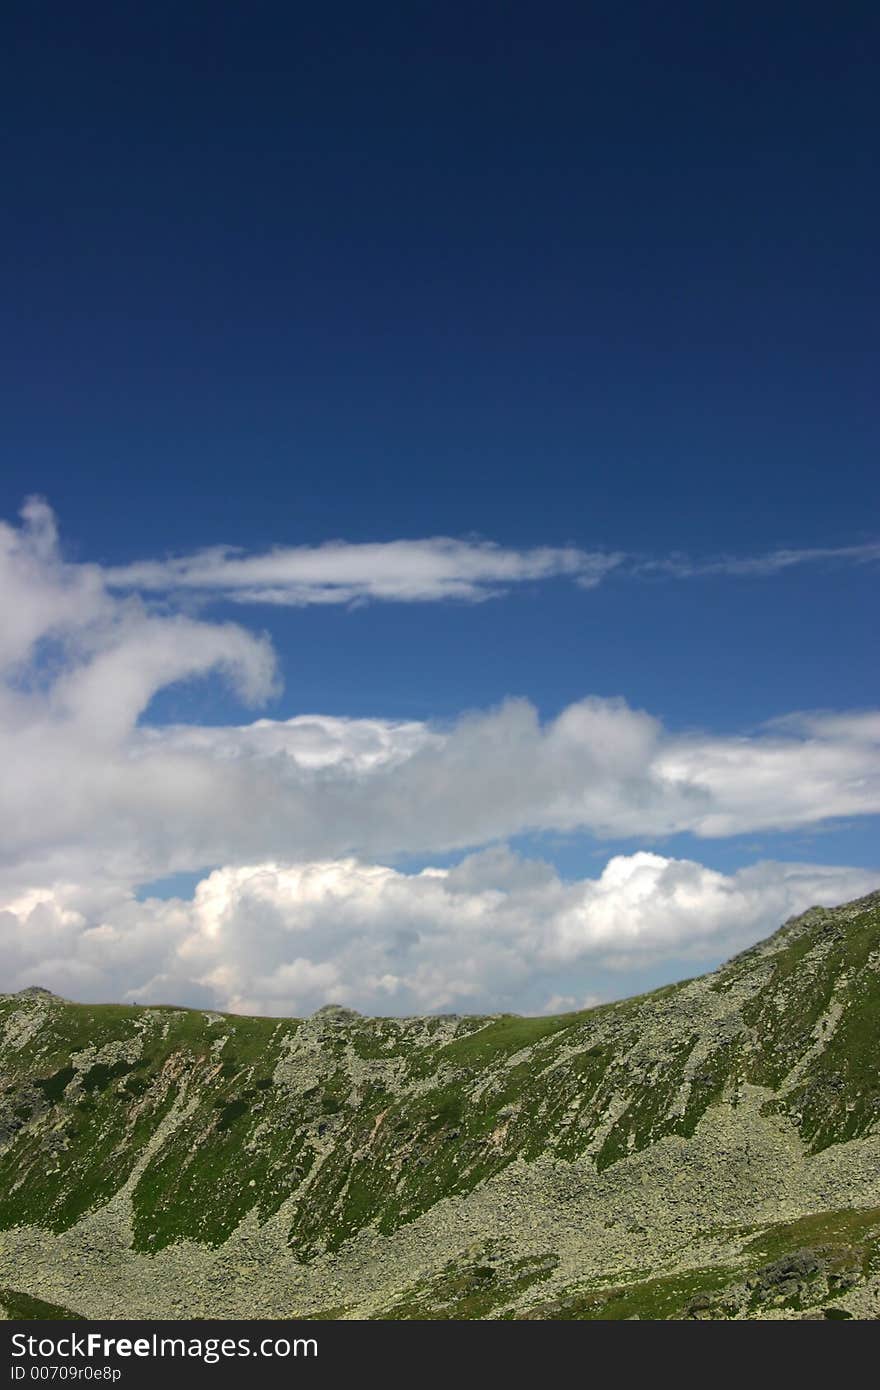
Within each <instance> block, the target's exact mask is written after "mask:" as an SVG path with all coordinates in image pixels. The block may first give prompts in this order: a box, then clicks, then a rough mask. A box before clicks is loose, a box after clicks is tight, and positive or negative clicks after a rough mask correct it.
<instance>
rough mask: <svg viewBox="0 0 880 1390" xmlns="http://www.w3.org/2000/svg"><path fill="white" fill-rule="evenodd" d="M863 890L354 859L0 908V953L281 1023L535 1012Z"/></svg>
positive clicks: (793, 880)
mask: <svg viewBox="0 0 880 1390" xmlns="http://www.w3.org/2000/svg"><path fill="white" fill-rule="evenodd" d="M875 884H876V876H872V875H871V874H869V873H866V872H865V871H864V870H860V869H849V868H838V867H828V866H822V865H814V864H809V865H807V864H775V863H764V864H759V865H755V866H754V867H752V868H749V869H745V870H741V871H740V872H739V873H736V874H732V875H724V874H720V873H717V872H715V871H714V870H711V869H708V868H706V867H704V866H703V865H701V864H697V863H694V862H692V861H688V860H678V859H668V858H665V857H663V856H661V855H657V854H646V853H636V854H633V855H628V856H616V857H614V858H612V859H611V860H609V862H608V864H607V865H606V867H605V869H604V871H603V872H602V874H601V876H600V877H599V878H597V879H589V878H587V879H581V880H578V881H575V882H566V881H564V880H563V879H561V878H560V877H559V876H558V874H557V873H556V872H555V870H553V869H552V868H551V867H550V866H549V865H547V864H543V863H541V862H536V861H526V860H522V859H518V858H517V857H516V856H515V855H513V854H512V853H511V852H510V851H509V850H505V849H498V848H496V849H493V850H490V851H487V852H484V853H480V854H477V855H473V856H470V857H469V858H467V859H465V860H464V861H462V863H461V864H459V865H458V866H456V867H455V868H453V869H433V868H431V869H424V870H422V871H421V872H419V873H411V874H405V873H401V872H399V871H395V870H394V869H391V868H388V867H385V866H382V865H376V864H365V863H362V862H359V861H357V860H353V859H347V860H337V861H319V862H313V863H305V864H287V865H282V864H278V863H263V864H251V865H239V866H238V867H235V868H223V869H219V870H216V871H215V872H213V873H211V874H210V875H208V876H207V877H206V878H205V879H203V880H202V881H201V882H200V883H199V884H198V886H197V888H196V890H195V892H194V894H193V897H192V898H191V899H189V900H181V899H173V900H170V901H161V900H158V899H151V900H148V901H146V902H138V901H136V900H135V899H134V898H133V897H131V896H130V895H126V894H122V893H115V894H111V895H108V897H107V898H106V900H105V901H103V902H101V901H96V900H95V897H94V894H92V895H91V899H90V900H89V894H87V893H86V894H84V893H82V892H81V890H79V889H77V888H76V887H73V886H70V885H68V886H67V887H65V888H62V889H58V890H56V891H55V892H53V893H43V894H31V895H28V896H26V897H22V898H21V899H20V900H19V901H17V902H13V903H10V904H9V907H8V908H7V910H6V912H5V913H0V949H2V955H3V959H4V960H5V961H6V972H7V986H8V987H11V988H18V987H22V986H24V985H26V984H30V983H33V982H38V983H41V984H43V985H45V986H47V987H50V988H55V989H56V990H59V991H61V992H64V991H66V992H68V993H70V994H73V995H74V996H76V997H87V998H103V999H112V998H119V999H123V998H128V999H136V1000H138V1001H140V1002H147V1001H152V1002H188V1003H194V1004H198V1005H202V1006H206V1005H211V1006H213V1007H218V1008H228V1009H232V1010H236V1011H240V1012H262V1013H295V1014H296V1013H306V1012H310V1011H311V1010H313V1009H315V1008H317V1007H319V1006H320V1005H322V1004H324V1003H326V1002H328V1001H329V1000H331V999H332V1000H334V1001H336V1002H339V1003H345V1004H349V1005H351V1006H353V1007H355V1008H360V1009H361V1010H363V1011H366V1012H373V1013H408V1012H426V1011H435V1010H460V1009H463V1010H468V1011H479V1010H486V1011H497V1010H500V1009H502V1008H516V1007H517V1006H520V1007H522V1006H526V1007H528V1006H529V1002H530V1001H531V1000H532V999H533V998H538V999H540V1000H541V1001H544V1002H543V1003H538V1004H536V1005H534V1006H533V1007H538V1008H542V1009H543V1011H546V1012H550V1011H551V1010H552V1011H557V1010H560V1009H562V1010H567V1009H572V1008H583V1007H586V1006H588V1005H589V1004H591V1003H594V1002H596V995H595V993H594V992H593V991H592V990H591V988H590V986H591V984H592V983H593V980H594V976H595V973H596V971H597V970H604V971H608V970H611V971H614V970H617V971H625V970H629V969H632V968H633V967H644V966H645V965H646V964H656V963H657V962H658V961H663V960H668V959H673V958H674V959H676V960H680V959H681V958H683V957H684V958H689V959H692V960H694V961H707V960H712V959H716V960H717V959H720V958H721V957H722V956H725V955H728V954H730V953H731V952H732V951H734V950H737V949H740V948H741V947H742V946H744V945H747V944H750V943H751V942H753V941H755V940H757V939H759V938H760V937H762V936H764V935H766V934H767V933H768V932H770V931H772V930H774V929H775V928H776V927H777V926H778V925H779V924H780V923H781V922H782V921H783V920H784V919H785V918H786V917H788V916H790V915H791V914H792V913H794V912H799V911H802V910H803V909H805V908H806V907H808V906H810V905H812V904H814V903H835V902H838V901H841V900H843V899H846V898H851V897H854V896H857V895H859V894H861V893H864V892H867V891H868V890H869V889H870V888H872V887H873V886H874V885H875ZM560 979H562V980H564V982H565V985H566V990H565V992H564V993H560V992H559V990H558V989H555V990H554V987H553V986H554V982H556V981H558V980H560Z"/></svg>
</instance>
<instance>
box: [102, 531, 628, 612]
mask: <svg viewBox="0 0 880 1390" xmlns="http://www.w3.org/2000/svg"><path fill="white" fill-rule="evenodd" d="M621 559H622V557H621V556H618V555H609V554H604V553H602V552H598V551H596V552H590V551H584V550H579V549H577V548H576V547H574V546H556V547H553V546H544V547H540V548H537V549H533V550H510V549H505V548H504V547H503V546H500V545H495V544H494V543H493V542H491V541H484V540H456V539H453V538H451V537H449V536H434V537H430V538H428V539H425V540H412V541H409V540H397V541H384V542H374V543H365V544H360V545H353V544H349V543H347V542H346V541H328V542H327V543H326V544H324V545H319V546H277V547H276V548H275V549H274V550H270V551H267V552H266V553H265V554H263V555H243V554H242V553H241V552H240V551H237V550H235V549H233V548H232V547H227V546H218V547H214V548H212V549H209V550H200V551H197V552H196V553H195V554H193V555H184V556H177V557H175V558H172V559H169V560H160V561H156V560H147V561H143V562H141V563H137V564H133V565H125V566H120V567H117V568H114V569H109V570H107V571H106V576H105V577H106V580H107V583H108V585H109V586H110V587H111V588H114V589H127V590H137V591H140V592H159V593H173V592H181V591H187V590H190V591H196V592H201V593H203V594H207V595H214V596H217V595H222V596H223V597H224V598H226V599H228V600H232V601H233V602H237V603H269V604H283V605H287V606H292V607H304V606H306V605H307V604H328V603H353V602H356V601H362V600H365V599H375V600H384V601H392V602H395V603H429V602H437V601H439V600H448V599H456V600H466V601H469V602H475V601H478V600H481V599H486V598H492V597H494V596H495V595H497V594H498V593H499V592H502V591H503V590H504V589H506V588H507V587H508V586H510V585H511V584H522V583H525V582H528V581H535V580H540V579H553V578H555V577H557V576H560V575H564V576H567V577H568V578H571V579H574V580H576V582H577V583H578V584H580V585H581V586H583V587H587V588H590V587H592V586H593V585H595V584H598V583H599V581H600V580H601V579H602V578H603V576H604V575H605V574H607V573H608V572H609V571H610V570H612V569H614V567H615V566H616V565H618V564H619V563H620V562H621Z"/></svg>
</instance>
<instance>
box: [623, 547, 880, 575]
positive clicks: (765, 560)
mask: <svg viewBox="0 0 880 1390" xmlns="http://www.w3.org/2000/svg"><path fill="white" fill-rule="evenodd" d="M878 561H880V542H878V541H870V542H868V543H866V544H865V545H837V546H812V547H809V546H808V547H805V548H803V549H800V550H798V549H780V550H768V551H766V552H765V553H764V554H761V555H721V556H716V557H714V558H711V557H710V558H708V559H699V558H695V557H693V556H688V555H677V554H676V555H667V556H661V557H660V558H658V559H644V560H637V561H634V562H633V563H632V564H631V565H629V566H626V567H627V568H628V570H629V572H630V573H632V574H637V575H639V574H645V575H650V574H655V575H660V576H663V575H666V576H668V577H670V578H673V579H699V578H701V577H703V576H706V577H708V576H712V575H730V576H731V577H736V576H743V577H745V578H748V577H749V576H752V577H754V578H761V577H762V576H767V575H773V574H780V573H781V572H782V571H783V570H788V569H795V568H797V567H798V566H804V565H821V564H843V565H869V564H876V563H877V562H878Z"/></svg>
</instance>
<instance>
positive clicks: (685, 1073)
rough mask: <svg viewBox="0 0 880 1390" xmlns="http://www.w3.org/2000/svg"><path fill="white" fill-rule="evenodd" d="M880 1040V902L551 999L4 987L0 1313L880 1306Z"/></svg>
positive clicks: (859, 1311) (722, 1312) (759, 1312)
mask: <svg viewBox="0 0 880 1390" xmlns="http://www.w3.org/2000/svg"><path fill="white" fill-rule="evenodd" d="M878 1044H880V894H872V895H871V896H870V897H868V898H863V899H861V900H859V901H857V902H854V903H850V904H848V905H846V906H844V907H841V908H837V909H833V910H826V909H812V910H811V911H810V912H808V913H806V914H804V915H803V916H802V917H799V918H796V919H794V920H792V921H790V922H788V923H787V924H786V925H785V926H784V927H783V928H782V929H781V930H780V931H779V932H777V933H776V935H775V936H773V937H772V938H770V939H769V940H768V941H766V942H764V943H762V944H760V945H758V946H756V947H754V948H752V949H751V950H749V951H746V952H744V953H743V954H742V955H740V956H738V957H736V958H735V959H734V960H732V961H730V962H728V963H727V964H726V965H725V966H723V967H722V968H721V969H720V970H718V971H716V972H714V973H713V974H711V975H706V976H703V977H702V978H700V979H696V980H691V981H685V982H683V983H681V984H676V985H672V986H669V987H666V988H664V989H661V990H657V991H655V992H654V993H652V994H648V995H644V996H642V997H639V998H635V999H628V1000H624V1001H622V1002H620V1003H616V1004H610V1005H605V1006H602V1007H599V1008H595V1009H591V1010H589V1011H586V1012H583V1013H573V1014H565V1015H561V1016H558V1017H544V1018H521V1017H517V1016H496V1017H489V1018H476V1017H456V1016H450V1017H431V1018H411V1019H393V1018H385V1019H382V1018H376V1019H368V1018H363V1017H361V1016H360V1015H358V1014H355V1013H353V1012H351V1011H349V1010H345V1009H340V1008H337V1007H334V1006H328V1007H327V1008H325V1009H323V1010H321V1011H319V1013H317V1014H316V1015H314V1016H313V1017H312V1018H310V1019H308V1020H305V1021H298V1020H295V1019H268V1018H245V1017H239V1016H233V1015H220V1014H214V1013H207V1012H204V1011H192V1010H183V1009H177V1008H168V1007H122V1006H95V1005H77V1004H70V1003H67V1002H65V1001H63V1000H61V999H58V998H56V997H55V996H53V995H51V994H48V993H46V992H45V991H42V990H39V989H32V990H26V991H24V992H22V993H20V994H16V995H3V996H0V1306H4V1307H7V1308H8V1309H9V1310H10V1311H13V1310H14V1309H15V1308H16V1307H18V1308H22V1307H25V1306H27V1307H32V1308H38V1307H39V1306H40V1305H41V1304H47V1305H51V1306H52V1307H53V1308H56V1309H57V1308H59V1307H60V1308H61V1309H62V1310H66V1311H67V1312H68V1315H76V1314H79V1315H84V1316H104V1317H114V1316H116V1317H121V1316H130V1317H137V1316H145V1317H187V1316H219V1317H230V1316H249V1315H253V1316H264V1317H288V1316H311V1317H383V1318H407V1317H452V1318H464V1317H467V1318H470V1317H532V1318H534V1317H547V1318H591V1317H632V1316H639V1317H687V1316H693V1317H715V1316H720V1317H731V1316H734V1317H766V1316H769V1317H804V1316H820V1317H846V1316H855V1317H877V1316H878V1315H880V1065H878V1057H880V1048H878ZM35 1300H38V1301H39V1302H35ZM30 1315H32V1316H38V1315H39V1314H38V1313H32V1314H30ZM56 1315H57V1313H56Z"/></svg>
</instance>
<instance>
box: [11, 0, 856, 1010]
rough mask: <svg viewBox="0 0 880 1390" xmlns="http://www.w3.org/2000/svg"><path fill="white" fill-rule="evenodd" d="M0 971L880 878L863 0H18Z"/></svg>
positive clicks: (717, 951) (409, 942)
mask: <svg viewBox="0 0 880 1390" xmlns="http://www.w3.org/2000/svg"><path fill="white" fill-rule="evenodd" d="M5 29H6V38H7V42H6V44H5V45H4V47H5V54H4V57H3V59H2V68H3V71H2V73H0V77H2V81H0V91H2V96H0V103H2V107H3V115H4V120H3V126H4V130H5V131H6V138H5V145H4V152H3V157H2V158H3V170H4V188H5V197H4V199H3V206H2V209H0V250H2V256H0V281H2V284H0V304H2V309H0V316H2V329H0V342H2V350H3V371H2V374H0V448H2V467H0V519H2V520H0V826H2V834H0V990H17V989H20V988H23V987H26V986H28V985H32V984H39V985H42V986H44V987H47V988H51V989H53V990H55V991H57V992H58V993H61V994H64V995H65V996H67V997H69V998H73V999H78V1000H89V1001H91V1000H117V1001H121V1002H129V1001H132V1000H136V1001H138V1002H163V1003H174V1004H181V1005H191V1006H195V1007H204V1008H220V1009H228V1010H232V1011H238V1012H258V1013H266V1014H295V1015H302V1014H307V1013H309V1012H311V1011H312V1010H313V1009H315V1008H318V1007H320V1006H322V1005H323V1004H325V1003H327V1002H330V1001H333V1002H338V1003H343V1004H346V1005H349V1006H351V1007H354V1008H358V1009H361V1010H362V1011H364V1012H367V1013H377V1014H408V1013H427V1012H497V1011H502V1010H504V1011H507V1010H512V1011H518V1012H524V1013H541V1012H553V1011H561V1010H568V1009H576V1008H582V1007H588V1006H590V1005H591V1004H593V1003H595V1002H599V1001H603V1000H607V999H613V998H619V997H623V996H625V995H628V994H632V993H635V992H637V991H640V990H643V989H648V988H653V987H655V986H656V985H658V984H662V983H665V982H667V981H670V980H674V979H679V978H683V977H686V976H690V975H694V974H697V973H700V972H702V971H703V970H706V969H710V968H713V967H714V966H715V965H717V964H718V963H720V962H721V961H722V960H724V959H725V958H727V957H728V956H729V955H730V954H732V953H733V952H735V951H737V950H740V949H742V948H743V947H745V946H747V945H750V944H752V943H753V942H754V941H756V940H759V939H760V938H762V937H764V936H766V935H768V934H769V933H771V932H772V931H774V930H775V929H776V928H777V927H778V926H779V925H780V924H781V923H782V922H783V921H784V920H785V919H786V918H787V917H789V916H790V915H792V914H793V913H796V912H801V911H803V910H805V909H806V908H808V907H809V906H811V905H813V904H817V903H824V904H833V903H839V902H843V901H846V900H849V899H851V898H854V897H856V896H859V895H861V894H864V893H867V892H869V891H872V890H873V889H875V888H878V887H880V854H878V850H877V833H876V832H877V826H878V815H880V706H878V699H877V675H878V660H877V644H876V638H875V628H876V623H875V618H874V615H875V612H876V607H877V604H876V588H877V580H878V573H880V519H878V510H877V501H878V492H880V486H878V480H880V469H878V467H877V443H878V428H877V426H878V409H877V391H876V376H877V365H878V335H877V321H878V314H877V307H878V296H877V291H878V266H877V256H876V246H877V239H878V231H880V227H878V212H880V193H878V183H877V179H876V167H877V137H878V131H880V89H878V85H877V82H876V63H875V61H874V59H875V55H876V52H877V43H878V40H880V16H878V13H877V10H876V7H874V6H869V5H866V4H854V3H841V4H839V5H837V6H835V7H833V9H831V8H829V7H828V6H826V5H823V6H820V5H813V4H809V3H806V4H805V3H799V4H797V5H795V4H788V3H782V4H779V5H774V6H765V5H757V4H751V3H746V4H741V5H738V6H734V7H727V8H726V9H722V8H721V7H716V6H705V5H698V4H691V3H681V4H674V5H671V6H668V5H665V6H660V5H656V4H647V3H638V2H637V0H634V3H631V4H627V5H619V4H615V5H611V4H577V5H574V4H571V5H568V4H558V3H553V2H552V0H551V2H550V3H547V4H544V5H541V6H540V7H536V6H532V5H521V4H516V3H507V4H504V5H500V4H494V3H491V2H490V0H489V2H487V3H486V4H483V5H479V6H473V5H467V6H464V5H459V4H455V3H452V4H448V5H443V6H437V5H429V4H420V3H415V2H414V0H410V3H407V4H406V5H403V4H394V3H380V4H377V5H373V6H363V5H358V6H353V5H347V4H344V3H343V4H340V5H337V6H334V7H332V11H330V10H328V9H327V7H305V6H296V5H287V4H280V3H275V2H274V0H273V2H272V3H269V2H266V3H261V2H260V0H254V3H252V4H250V5H248V6H238V5H230V4H225V3H219V4H218V3H216V0H214V3H212V4H210V5H209V4H202V3H200V2H199V0H186V3H176V4H174V5H171V4H167V3H159V2H158V0H157V3H155V4H153V5H150V6H148V7H140V6H118V5H115V4H109V3H101V0H97V3H94V4H91V5H89V6H88V7H86V8H85V9H83V7H76V6H74V7H71V6H69V5H62V4H60V3H54V0H50V2H49V3H36V4H35V3H30V4H27V5H25V4H19V3H13V4H12V5H11V6H10V7H9V11H8V14H7V17H6V19H5Z"/></svg>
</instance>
